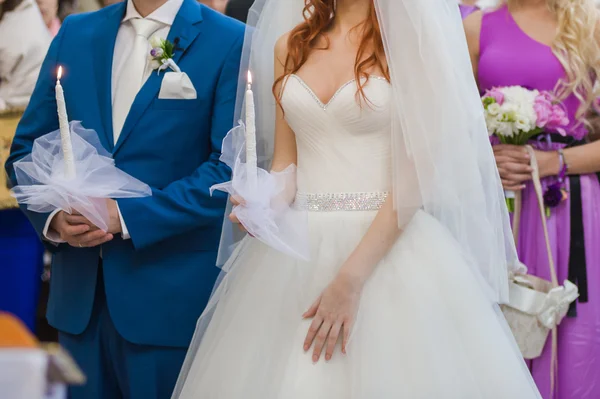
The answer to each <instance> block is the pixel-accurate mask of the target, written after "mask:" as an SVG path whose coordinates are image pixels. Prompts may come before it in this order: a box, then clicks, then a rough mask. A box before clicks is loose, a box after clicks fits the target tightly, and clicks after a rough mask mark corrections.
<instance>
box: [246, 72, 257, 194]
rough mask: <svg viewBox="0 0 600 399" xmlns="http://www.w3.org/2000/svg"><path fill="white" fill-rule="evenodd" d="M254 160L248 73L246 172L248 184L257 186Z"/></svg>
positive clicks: (254, 122) (252, 112)
mask: <svg viewBox="0 0 600 399" xmlns="http://www.w3.org/2000/svg"><path fill="white" fill-rule="evenodd" d="M256 168H257V158H256V115H255V111H254V93H253V92H252V74H251V73H250V71H248V88H247V90H246V170H247V174H248V184H249V185H250V186H251V187H256V185H257V174H256V172H257V170H256Z"/></svg>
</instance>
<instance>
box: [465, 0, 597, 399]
mask: <svg viewBox="0 0 600 399" xmlns="http://www.w3.org/2000/svg"><path fill="white" fill-rule="evenodd" d="M464 23H465V31H466V34H467V40H468V42H469V50H470V53H471V58H472V63H473V69H474V73H475V77H476V79H477V81H478V84H479V89H480V91H481V92H482V93H483V92H484V91H485V90H487V89H491V88H492V87H499V86H510V85H520V86H524V87H527V88H530V89H538V90H549V91H554V93H556V95H557V96H558V97H559V98H560V99H561V100H562V101H563V103H564V105H565V107H566V110H567V111H568V115H569V119H570V121H571V123H570V126H569V128H568V132H567V133H568V135H567V137H562V136H557V135H546V134H543V135H540V137H538V138H536V139H535V140H533V141H532V144H533V145H534V147H535V148H536V149H537V151H536V156H537V159H538V161H539V165H540V169H541V175H542V177H544V179H543V180H544V186H545V187H548V186H549V185H550V184H552V183H555V182H556V181H557V176H558V175H559V174H561V173H565V172H566V173H567V174H568V178H567V179H565V181H564V188H565V189H567V190H568V191H569V194H568V197H567V199H566V200H564V201H562V202H560V200H558V201H556V202H557V203H556V204H555V205H557V206H556V207H553V208H551V213H550V216H549V218H548V229H549V233H550V240H551V244H552V248H553V252H554V258H555V259H556V262H557V267H558V275H559V280H560V281H563V280H565V279H569V280H571V281H572V282H574V283H576V284H577V285H578V286H579V291H580V294H581V296H580V298H579V300H578V302H577V303H575V304H574V306H572V307H571V309H570V311H569V317H568V318H565V319H564V320H563V322H562V324H561V325H560V327H559V346H558V360H559V365H558V377H557V380H556V382H557V383H556V384H555V392H550V390H551V388H550V386H551V381H550V356H551V349H550V347H549V345H547V346H546V348H545V351H544V353H543V355H542V356H541V357H540V358H538V359H535V360H534V361H532V362H531V371H532V374H533V376H534V378H535V380H536V383H537V384H538V387H539V389H540V391H541V392H542V395H543V396H544V398H545V399H550V398H553V399H598V398H600V185H599V184H598V178H597V176H596V173H597V172H599V171H600V141H597V142H590V140H589V139H588V137H587V135H588V122H587V119H586V117H587V116H588V115H589V113H590V111H591V107H592V102H593V99H594V98H595V97H597V96H598V93H597V92H595V90H594V87H596V89H597V86H594V84H595V82H594V81H593V79H592V77H594V76H600V65H599V64H598V60H599V59H600V50H599V48H598V44H597V40H596V38H597V37H598V35H597V33H598V32H597V31H596V25H597V13H596V9H595V5H594V1H593V0H577V1H573V0H514V1H513V0H508V4H506V3H503V4H501V5H499V6H497V7H495V8H493V9H492V10H488V11H484V12H482V11H477V12H474V13H473V14H471V15H470V16H469V17H467V18H466V19H465V21H464ZM494 153H495V155H496V162H497V165H498V169H499V171H500V175H501V177H502V183H503V185H504V188H505V189H507V190H513V191H515V190H523V214H522V217H521V234H520V239H519V242H518V245H517V247H518V250H519V256H520V258H521V260H522V261H523V262H524V263H525V264H526V265H527V266H528V267H529V272H530V273H532V274H534V275H537V276H540V277H543V278H546V279H549V272H548V259H547V258H548V257H547V254H546V249H545V243H544V239H543V233H542V225H541V220H540V215H539V210H538V205H537V202H536V201H537V200H536V197H535V193H534V190H533V187H532V184H531V182H530V179H531V175H530V172H531V170H530V168H529V166H528V163H529V161H528V159H527V154H526V153H525V151H524V149H523V148H521V147H515V146H507V145H497V146H495V147H494Z"/></svg>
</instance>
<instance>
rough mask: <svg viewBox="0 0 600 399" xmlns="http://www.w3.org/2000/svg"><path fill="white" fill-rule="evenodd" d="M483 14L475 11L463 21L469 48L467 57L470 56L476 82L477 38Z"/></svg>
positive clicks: (477, 65) (477, 64)
mask: <svg viewBox="0 0 600 399" xmlns="http://www.w3.org/2000/svg"><path fill="white" fill-rule="evenodd" d="M482 16H483V12H482V11H475V12H474V13H473V14H471V15H469V16H468V17H467V18H465V19H464V20H463V26H464V28H465V35H466V37H467V45H468V46H469V55H470V56H471V64H472V66H473V74H474V75H475V80H477V73H478V68H479V36H480V34H481V20H482Z"/></svg>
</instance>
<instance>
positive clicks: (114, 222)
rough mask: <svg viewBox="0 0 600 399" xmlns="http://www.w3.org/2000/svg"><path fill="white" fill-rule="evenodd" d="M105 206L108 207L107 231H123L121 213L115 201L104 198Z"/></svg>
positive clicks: (116, 232) (115, 232)
mask: <svg viewBox="0 0 600 399" xmlns="http://www.w3.org/2000/svg"><path fill="white" fill-rule="evenodd" d="M106 206H107V208H108V219H109V220H108V232H109V233H111V234H120V233H122V232H123V225H122V224H121V214H120V213H119V208H118V207H117V201H115V200H113V199H108V200H106Z"/></svg>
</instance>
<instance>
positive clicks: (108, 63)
mask: <svg viewBox="0 0 600 399" xmlns="http://www.w3.org/2000/svg"><path fill="white" fill-rule="evenodd" d="M125 8H126V3H120V4H117V5H115V6H113V7H112V8H111V9H110V10H106V11H107V15H106V19H102V20H100V21H99V24H98V26H97V27H96V32H95V38H94V41H93V42H92V43H93V45H94V51H92V52H93V54H94V63H93V65H94V67H93V68H94V74H95V76H96V91H97V93H98V105H99V109H100V117H101V120H102V125H103V126H104V129H103V130H104V131H103V134H98V136H99V138H100V141H101V142H102V144H103V145H104V147H105V148H107V149H108V150H109V151H112V149H113V147H114V138H113V124H112V64H113V53H114V49H115V42H116V40H117V33H118V32H119V26H121V20H122V19H123V15H125Z"/></svg>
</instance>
